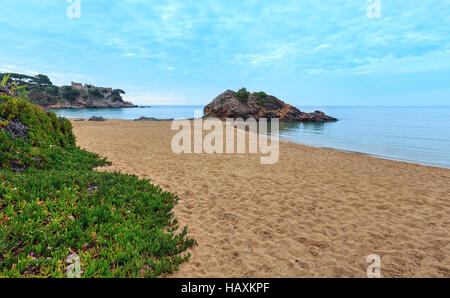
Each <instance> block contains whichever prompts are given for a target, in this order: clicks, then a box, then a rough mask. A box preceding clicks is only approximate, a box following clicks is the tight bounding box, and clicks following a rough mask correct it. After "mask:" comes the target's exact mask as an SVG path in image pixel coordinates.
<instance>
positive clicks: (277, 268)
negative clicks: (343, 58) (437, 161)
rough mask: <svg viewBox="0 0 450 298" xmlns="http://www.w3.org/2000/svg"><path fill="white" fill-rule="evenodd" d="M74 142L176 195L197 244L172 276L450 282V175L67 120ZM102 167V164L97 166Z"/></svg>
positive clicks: (160, 127) (320, 152)
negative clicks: (216, 149)
mask: <svg viewBox="0 0 450 298" xmlns="http://www.w3.org/2000/svg"><path fill="white" fill-rule="evenodd" d="M72 123H73V126H74V132H75V134H76V136H77V143H78V145H79V146H81V147H82V148H85V149H87V150H90V151H93V152H97V153H100V154H101V155H103V156H106V157H108V158H109V160H111V161H112V162H113V166H111V167H107V168H106V170H108V171H114V170H120V171H121V172H124V173H130V174H137V175H139V176H140V177H142V178H149V179H151V180H152V182H153V183H154V184H159V185H160V186H161V187H162V188H163V189H164V190H168V191H171V192H174V193H175V194H177V195H178V196H179V198H180V202H179V205H178V206H177V207H176V208H175V215H176V216H177V218H178V219H179V221H180V224H181V225H182V226H184V225H187V226H188V231H189V234H190V236H192V237H193V238H195V239H196V240H197V242H198V245H197V246H196V247H195V248H194V249H192V250H190V252H191V253H192V257H191V259H190V260H189V262H188V263H184V264H182V265H181V267H180V271H179V272H176V273H175V274H174V275H173V276H174V277H366V270H367V266H368V263H367V261H366V258H367V256H368V255H370V254H378V255H379V256H380V257H381V274H382V276H383V277H450V170H448V169H442V168H434V167H426V166H421V165H416V164H408V163H403V162H396V161H390V160H383V159H378V158H373V157H370V156H365V155H360V154H350V153H345V152H340V151H337V150H331V149H320V148H312V147H307V146H302V145H298V144H293V143H287V142H281V143H280V158H279V162H278V163H277V164H274V165H261V164H260V155H257V154H233V155H229V154H213V155H208V154H180V155H177V154H175V153H173V152H172V150H171V140H172V137H173V135H174V134H175V133H176V131H172V130H170V122H133V121H125V120H108V121H107V122H99V123H98V122H72ZM100 170H101V169H100Z"/></svg>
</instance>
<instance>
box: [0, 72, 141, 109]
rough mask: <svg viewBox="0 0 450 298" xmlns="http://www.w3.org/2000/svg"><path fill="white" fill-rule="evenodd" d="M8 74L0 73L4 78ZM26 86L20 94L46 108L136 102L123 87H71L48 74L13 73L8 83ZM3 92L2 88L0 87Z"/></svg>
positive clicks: (124, 105) (123, 105)
mask: <svg viewBox="0 0 450 298" xmlns="http://www.w3.org/2000/svg"><path fill="white" fill-rule="evenodd" d="M4 75H5V74H0V78H2V77H3V76H4ZM13 82H15V83H16V84H17V85H18V86H24V85H25V86H26V87H25V88H23V89H20V90H19V91H18V92H16V93H17V94H16V95H17V96H19V97H22V98H25V99H28V100H29V101H30V102H31V103H33V104H36V105H39V106H41V107H43V108H46V109H80V108H133V107H135V105H134V104H133V103H131V102H128V101H125V100H123V98H122V94H125V91H123V90H121V89H113V88H105V87H96V86H94V85H89V84H85V85H82V84H80V83H74V82H72V84H71V85H70V86H61V87H58V86H55V85H53V83H52V82H51V81H50V79H49V78H48V77H47V76H46V75H42V74H39V75H36V76H29V75H24V74H18V73H12V74H11V76H10V78H9V80H8V83H10V84H11V83H13ZM0 92H1V90H0Z"/></svg>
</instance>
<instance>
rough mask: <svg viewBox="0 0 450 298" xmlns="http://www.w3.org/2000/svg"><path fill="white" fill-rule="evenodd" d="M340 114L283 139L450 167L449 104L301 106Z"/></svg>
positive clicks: (72, 113) (293, 126)
mask: <svg viewBox="0 0 450 298" xmlns="http://www.w3.org/2000/svg"><path fill="white" fill-rule="evenodd" d="M298 108H299V109H300V110H302V111H305V112H312V111H314V110H316V109H319V110H322V111H324V112H325V113H327V114H329V115H331V116H333V117H336V118H338V119H339V121H338V122H333V123H281V124H280V138H281V139H283V140H287V141H291V142H296V143H301V144H305V145H311V146H316V147H328V148H334V149H339V150H346V151H354V152H359V153H365V154H370V155H373V156H377V157H382V158H388V159H394V160H401V161H407V162H414V163H420V164H425V165H431V166H438V167H445V168H450V107H302V106H299V107H298ZM202 109H203V107H202V106H152V107H150V108H132V109H76V110H55V112H56V113H57V114H58V115H60V116H64V117H69V118H89V117H92V116H103V117H105V118H110V119H129V120H134V119H137V118H139V117H141V116H146V117H155V118H160V119H167V118H175V119H177V118H193V117H194V110H202Z"/></svg>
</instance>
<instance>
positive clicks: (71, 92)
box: [62, 86, 81, 101]
mask: <svg viewBox="0 0 450 298" xmlns="http://www.w3.org/2000/svg"><path fill="white" fill-rule="evenodd" d="M80 94H81V92H80V90H77V89H75V88H72V87H71V86H64V87H62V96H63V98H65V99H67V100H70V101H73V100H75V99H77V98H78V96H80Z"/></svg>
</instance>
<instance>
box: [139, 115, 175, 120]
mask: <svg viewBox="0 0 450 298" xmlns="http://www.w3.org/2000/svg"><path fill="white" fill-rule="evenodd" d="M172 120H173V119H156V118H153V117H144V116H142V117H141V118H139V119H135V120H134V121H172Z"/></svg>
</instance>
